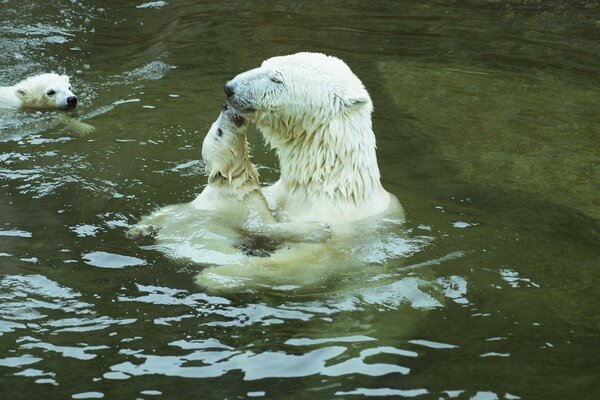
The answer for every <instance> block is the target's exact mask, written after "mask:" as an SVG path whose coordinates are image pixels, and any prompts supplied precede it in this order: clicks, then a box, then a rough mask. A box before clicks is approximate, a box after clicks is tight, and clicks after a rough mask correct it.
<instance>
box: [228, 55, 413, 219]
mask: <svg viewBox="0 0 600 400" xmlns="http://www.w3.org/2000/svg"><path fill="white" fill-rule="evenodd" d="M230 85H231V87H233V89H234V95H233V96H231V97H230V98H229V102H230V104H231V105H233V106H234V107H236V108H237V109H239V110H240V111H242V112H247V113H248V114H246V117H247V118H250V119H251V120H252V121H254V122H255V123H256V124H257V126H258V127H259V129H260V130H261V131H262V133H263V135H264V138H265V140H266V142H267V143H268V144H269V145H270V146H271V147H272V148H274V149H276V151H277V155H278V156H279V161H280V166H281V177H280V179H279V180H278V181H277V182H276V183H275V184H274V185H272V186H270V187H268V188H265V189H263V192H264V193H265V195H266V196H267V199H268V200H269V203H270V206H271V207H272V208H278V209H281V210H283V211H284V212H285V214H286V215H287V216H288V218H289V219H290V220H292V221H320V222H324V223H329V224H332V225H334V224H337V223H340V222H351V221H356V220H360V219H363V218H366V217H370V216H374V215H377V214H380V213H383V212H386V211H390V210H392V209H394V210H395V211H397V213H402V211H401V207H400V205H399V202H398V200H397V199H396V197H395V196H394V195H392V194H390V193H388V192H387V191H385V190H384V188H383V187H382V185H381V182H380V174H379V167H378V165H377V156H376V151H375V149H376V145H375V135H374V134H373V130H372V126H371V113H372V111H373V105H372V102H371V98H370V97H369V94H368V93H367V91H366V89H365V87H364V86H363V84H362V82H361V81H360V80H359V79H358V78H357V77H356V75H354V73H353V72H352V71H351V70H350V68H349V67H348V66H347V65H346V64H345V63H344V62H343V61H342V60H340V59H338V58H335V57H331V56H326V55H324V54H319V53H297V54H293V55H289V56H281V57H273V58H270V59H268V60H266V61H264V62H263V63H262V65H261V66H260V67H259V68H256V69H253V70H250V71H247V72H244V73H242V74H239V75H238V76H236V77H235V78H234V79H233V80H232V81H231V82H230Z"/></svg>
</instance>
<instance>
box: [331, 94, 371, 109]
mask: <svg viewBox="0 0 600 400" xmlns="http://www.w3.org/2000/svg"><path fill="white" fill-rule="evenodd" d="M335 101H336V103H338V104H339V105H340V106H342V107H343V108H352V107H354V106H359V105H363V104H366V103H368V102H369V98H368V97H363V96H356V97H342V96H335Z"/></svg>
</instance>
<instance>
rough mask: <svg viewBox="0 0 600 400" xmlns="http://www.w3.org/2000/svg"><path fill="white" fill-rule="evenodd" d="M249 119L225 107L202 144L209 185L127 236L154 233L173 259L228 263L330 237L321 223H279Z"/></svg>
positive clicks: (326, 228)
mask: <svg viewBox="0 0 600 400" xmlns="http://www.w3.org/2000/svg"><path fill="white" fill-rule="evenodd" d="M246 130H247V123H246V121H245V120H244V118H243V117H241V116H240V115H238V114H236V113H235V112H234V110H233V109H231V107H226V108H225V109H224V110H223V111H222V112H221V114H220V115H219V118H218V119H217V120H216V121H215V123H213V125H212V126H211V128H210V130H209V132H208V133H207V135H206V137H205V139H204V142H203V144H202V158H203V159H204V161H205V163H206V174H207V175H208V185H207V186H206V187H205V188H204V190H203V191H202V192H201V193H200V194H199V195H198V196H197V197H196V198H195V199H194V200H193V201H192V202H190V203H185V204H177V205H171V206H167V207H163V208H161V209H159V210H157V211H155V212H153V213H152V214H150V215H149V216H146V217H144V218H143V219H142V220H141V221H140V222H139V223H138V224H137V225H135V226H134V227H132V228H131V229H130V230H129V231H128V236H130V237H134V238H135V237H139V236H143V235H145V234H149V233H155V234H156V241H157V243H158V248H159V249H160V250H163V251H165V252H166V253H167V254H168V255H170V256H172V257H173V258H186V259H190V260H192V261H195V262H199V263H211V264H227V263H232V262H239V261H241V260H242V259H243V257H246V256H268V255H269V254H268V253H269V251H272V250H275V249H276V248H277V245H278V242H286V241H290V242H295V241H301V242H320V241H323V240H326V239H328V238H329V237H330V236H331V231H330V229H329V227H328V226H327V225H325V224H322V223H296V222H278V221H277V220H276V219H275V217H274V216H273V214H272V213H271V210H269V208H268V206H267V202H266V200H265V198H264V196H263V194H262V192H261V189H260V181H259V176H258V172H257V170H256V167H255V166H254V165H253V164H252V162H251V161H250V156H249V152H248V142H247V139H246Z"/></svg>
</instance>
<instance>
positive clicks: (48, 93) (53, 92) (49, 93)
mask: <svg viewBox="0 0 600 400" xmlns="http://www.w3.org/2000/svg"><path fill="white" fill-rule="evenodd" d="M46 94H47V95H48V96H54V95H55V94H56V91H54V90H52V89H50V90H48V91H47V92H46Z"/></svg>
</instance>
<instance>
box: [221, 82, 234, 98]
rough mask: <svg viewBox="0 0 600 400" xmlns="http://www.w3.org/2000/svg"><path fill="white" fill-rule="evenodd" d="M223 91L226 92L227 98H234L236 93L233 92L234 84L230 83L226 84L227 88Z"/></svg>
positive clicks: (224, 87)
mask: <svg viewBox="0 0 600 400" xmlns="http://www.w3.org/2000/svg"><path fill="white" fill-rule="evenodd" d="M223 90H224V91H225V94H226V95H227V97H231V96H233V94H234V93H235V92H234V90H233V82H231V81H229V82H227V83H226V84H225V86H223Z"/></svg>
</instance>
